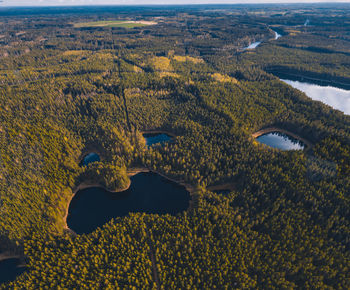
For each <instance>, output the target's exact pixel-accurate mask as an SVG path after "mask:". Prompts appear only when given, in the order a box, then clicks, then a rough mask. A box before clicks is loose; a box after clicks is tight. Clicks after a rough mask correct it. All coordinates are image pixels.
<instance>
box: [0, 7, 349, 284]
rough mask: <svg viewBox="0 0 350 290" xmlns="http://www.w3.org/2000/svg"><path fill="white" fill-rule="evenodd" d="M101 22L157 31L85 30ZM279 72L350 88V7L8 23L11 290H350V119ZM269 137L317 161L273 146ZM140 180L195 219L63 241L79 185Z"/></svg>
mask: <svg viewBox="0 0 350 290" xmlns="http://www.w3.org/2000/svg"><path fill="white" fill-rule="evenodd" d="M307 19H308V20H309V23H310V24H309V25H306V26H305V25H304V23H305V21H306V20H307ZM94 21H150V22H155V24H152V25H148V24H147V25H140V26H135V27H118V26H117V27H108V26H106V27H77V26H76V25H75V24H77V23H89V22H94ZM274 31H277V32H278V33H280V34H281V35H282V37H281V38H280V39H278V40H275V33H274ZM255 41H262V43H261V45H260V46H258V47H257V48H255V49H253V50H244V48H245V47H247V46H248V45H249V44H251V43H252V42H255ZM279 73H284V74H289V75H299V76H304V77H305V78H314V79H317V80H318V81H319V82H327V83H330V84H333V85H334V86H339V87H343V88H349V86H350V85H349V84H350V6H349V5H347V4H342V5H340V4H339V5H336V4H335V5H326V4H325V5H321V4H318V5H304V6H300V5H294V6H289V5H286V6H281V7H278V6H274V5H257V6H251V5H247V6H244V5H240V6H193V7H190V6H189V7H180V6H179V7H148V8H147V7H143V8H138V7H132V8H128V7H125V8H123V7H95V8H94V9H92V8H84V7H80V8H40V9H39V8H37V9H35V8H21V9H15V8H1V9H0V260H1V259H2V257H11V256H20V257H21V261H22V264H24V265H25V267H26V271H25V272H24V273H23V274H21V275H19V276H18V277H17V278H16V280H14V281H9V282H7V283H4V284H0V289H8V288H9V289H12V288H16V289H27V288H28V289H34V288H36V289H39V288H50V289H55V288H68V289H73V288H87V289H95V288H102V289H105V288H107V289H114V288H118V287H119V288H133V287H134V289H139V288H146V289H153V288H154V289H178V288H181V289H182V288H187V289H196V288H200V289H215V288H220V289H236V288H237V289H242V288H276V289H281V288H288V289H289V288H307V289H331V288H336V289H349V288H350V279H349V272H350V252H349V250H350V220H349V217H350V200H349V199H350V178H349V176H350V117H349V116H348V115H345V114H344V113H342V112H340V111H337V110H334V109H332V108H331V107H329V106H327V105H325V104H323V103H321V102H316V101H313V100H311V99H310V98H309V97H307V96H306V95H305V94H304V93H302V92H300V91H298V90H296V89H294V88H292V87H290V86H289V85H287V84H285V83H283V82H282V81H280V80H279V78H278V74H279ZM267 127H278V128H281V129H284V130H288V131H290V132H293V133H294V134H296V135H298V136H300V137H302V138H305V139H307V140H308V141H309V142H310V144H312V147H311V148H308V150H304V151H281V150H274V149H270V148H268V147H266V146H263V145H261V144H260V143H258V142H257V141H256V140H255V139H254V138H253V137H252V134H253V133H254V132H256V131H258V130H260V129H263V128H267ZM152 130H154V131H165V132H171V133H172V134H174V135H175V136H176V138H174V141H173V142H169V143H166V144H165V145H164V146H154V147H147V146H146V145H145V141H144V138H143V137H142V132H144V131H152ZM92 150H94V151H96V152H98V153H99V154H100V156H101V157H102V158H101V161H99V162H94V163H91V164H89V165H88V166H79V163H80V161H81V158H82V157H83V156H84V155H85V154H86V153H87V152H90V151H92ZM135 168H148V169H150V170H152V171H155V172H159V173H160V174H162V175H164V176H166V177H168V178H171V179H173V180H176V181H178V182H181V183H183V184H186V185H187V186H188V187H189V188H191V206H190V207H189V209H188V210H187V211H185V212H183V213H180V214H178V215H175V216H174V215H169V214H167V215H156V214H145V213H130V214H129V215H128V216H126V217H121V218H119V217H118V218H115V219H112V220H111V221H110V222H108V223H107V224H106V225H104V226H103V227H101V228H97V229H96V230H95V231H94V232H92V233H90V234H82V235H77V234H75V233H74V232H72V231H71V230H69V229H67V228H66V226H65V221H64V216H65V214H66V210H67V207H68V205H69V202H70V200H71V198H72V195H73V193H74V191H75V189H76V188H77V187H78V186H79V184H81V183H84V182H86V181H90V182H92V183H98V184H100V185H101V186H103V187H105V188H107V189H109V190H113V191H118V190H121V189H123V188H125V187H127V186H128V184H129V177H128V172H129V171H131V170H133V169H135ZM224 184H228V185H230V189H231V188H233V190H230V193H228V194H220V193H216V192H214V191H211V190H210V188H211V187H213V186H220V185H224ZM165 194H166V193H165Z"/></svg>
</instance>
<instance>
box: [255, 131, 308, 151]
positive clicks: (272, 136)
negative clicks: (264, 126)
mask: <svg viewBox="0 0 350 290" xmlns="http://www.w3.org/2000/svg"><path fill="white" fill-rule="evenodd" d="M256 140H257V141H259V142H260V143H263V144H265V145H268V146H270V147H273V148H276V149H281V150H303V149H304V148H305V145H304V144H303V142H301V141H300V140H298V139H295V138H293V137H292V136H289V135H287V134H285V133H281V132H277V131H276V132H271V133H267V134H263V135H261V136H259V137H257V138H256Z"/></svg>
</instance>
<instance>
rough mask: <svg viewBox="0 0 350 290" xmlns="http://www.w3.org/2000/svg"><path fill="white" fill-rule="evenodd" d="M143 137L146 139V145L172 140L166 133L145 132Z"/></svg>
mask: <svg viewBox="0 0 350 290" xmlns="http://www.w3.org/2000/svg"><path fill="white" fill-rule="evenodd" d="M143 137H144V138H145V139H146V145H147V146H152V145H154V144H164V143H166V142H169V141H171V140H172V137H171V136H170V135H168V134H165V133H145V134H143Z"/></svg>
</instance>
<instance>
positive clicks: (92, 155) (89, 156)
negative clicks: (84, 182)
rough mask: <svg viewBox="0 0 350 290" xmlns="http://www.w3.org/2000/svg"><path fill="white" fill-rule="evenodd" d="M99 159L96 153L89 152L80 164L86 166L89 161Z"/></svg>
mask: <svg viewBox="0 0 350 290" xmlns="http://www.w3.org/2000/svg"><path fill="white" fill-rule="evenodd" d="M97 161H100V156H99V155H98V154H97V153H94V152H91V153H89V154H87V155H85V157H84V158H83V160H82V161H81V162H80V166H87V165H88V164H89V163H92V162H97Z"/></svg>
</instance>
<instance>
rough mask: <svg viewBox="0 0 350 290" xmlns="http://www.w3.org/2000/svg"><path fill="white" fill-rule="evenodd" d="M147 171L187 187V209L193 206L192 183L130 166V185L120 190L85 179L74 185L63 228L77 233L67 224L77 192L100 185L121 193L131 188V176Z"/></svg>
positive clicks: (193, 190)
mask: <svg viewBox="0 0 350 290" xmlns="http://www.w3.org/2000/svg"><path fill="white" fill-rule="evenodd" d="M147 172H152V173H155V174H158V175H160V176H162V177H163V178H165V179H167V180H169V181H171V182H174V183H176V184H178V185H181V186H183V187H185V189H186V190H187V191H188V192H189V194H190V197H191V198H190V201H189V207H188V209H187V210H186V211H189V210H191V209H192V208H193V194H194V193H195V191H196V189H195V187H194V186H192V185H190V184H187V183H185V182H183V181H177V180H175V179H173V178H170V177H167V176H165V175H164V174H162V173H160V172H158V171H155V170H151V169H149V168H147V167H136V168H130V169H129V170H127V175H128V177H129V182H128V185H127V186H126V187H125V188H122V189H118V190H109V189H108V188H106V187H105V186H103V185H101V184H99V183H96V182H94V183H89V181H83V182H81V183H80V184H79V185H78V186H76V187H74V188H73V189H72V195H71V196H70V197H69V198H68V200H67V205H66V208H65V214H64V216H63V223H64V225H63V230H66V231H68V232H70V233H71V234H73V235H77V234H76V232H74V231H73V230H72V229H71V228H69V227H68V224H67V219H68V214H69V206H70V204H71V202H72V199H73V198H74V196H75V195H76V194H77V192H78V191H79V190H83V189H87V188H92V187H98V188H102V189H104V190H106V191H109V192H112V193H119V192H123V191H126V190H128V189H129V188H130V186H131V180H130V177H132V176H134V175H136V174H139V173H147Z"/></svg>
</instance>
